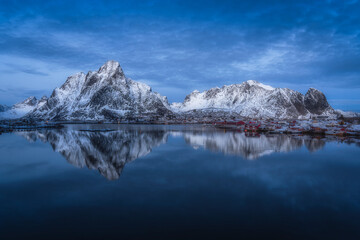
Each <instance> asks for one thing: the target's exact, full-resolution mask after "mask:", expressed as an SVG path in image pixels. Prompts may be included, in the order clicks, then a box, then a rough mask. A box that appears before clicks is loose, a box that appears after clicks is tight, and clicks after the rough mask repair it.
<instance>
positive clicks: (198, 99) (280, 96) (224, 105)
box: [171, 80, 335, 118]
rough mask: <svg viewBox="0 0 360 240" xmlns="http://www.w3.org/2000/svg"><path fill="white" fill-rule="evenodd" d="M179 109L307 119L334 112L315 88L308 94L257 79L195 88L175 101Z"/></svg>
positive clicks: (177, 109) (183, 110)
mask: <svg viewBox="0 0 360 240" xmlns="http://www.w3.org/2000/svg"><path fill="white" fill-rule="evenodd" d="M171 107H172V109H173V110H174V111H176V112H179V113H182V112H188V111H192V110H201V111H218V110H220V111H231V112H236V113H238V114H240V115H241V116H244V117H269V118H299V117H300V118H301V117H303V118H307V117H310V116H311V115H335V111H334V110H333V109H332V107H331V106H330V105H329V103H328V102H327V100H326V97H325V95H324V94H323V93H322V92H320V91H319V90H316V89H314V88H310V89H309V90H308V92H307V93H306V94H305V96H304V95H303V94H301V93H300V92H297V91H294V90H291V89H288V88H273V87H271V86H268V85H264V84H262V83H259V82H257V81H254V80H248V81H246V82H243V83H241V84H232V85H225V86H223V87H221V88H219V87H216V88H211V89H209V90H207V91H204V92H199V91H193V92H192V93H191V94H189V95H188V96H186V98H185V100H184V102H182V103H173V104H172V105H171Z"/></svg>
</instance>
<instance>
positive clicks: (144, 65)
mask: <svg viewBox="0 0 360 240" xmlns="http://www.w3.org/2000/svg"><path fill="white" fill-rule="evenodd" d="M359 5H360V3H358V1H355V0H349V1H346V0H343V1H330V0H329V1H306V0H304V1H265V0H264V1H256V3H254V1H250V0H249V1H241V2H240V1H227V0H222V1H215V0H207V1H202V0H200V1H186V0H185V1H166V0H164V1H160V0H158V1H137V0H132V1H101V2H100V1H2V4H1V6H0V89H1V90H2V91H1V95H0V102H1V103H7V104H12V103H14V102H16V101H20V100H22V99H23V98H24V97H26V95H27V94H29V93H33V95H37V96H39V95H43V94H46V95H49V94H50V93H51V90H52V89H53V88H55V87H57V86H59V85H60V84H62V83H63V82H64V81H65V79H66V77H67V76H68V75H71V74H73V73H75V72H79V71H83V72H86V71H88V70H94V69H97V68H98V67H99V66H100V65H102V64H103V63H104V62H105V61H107V60H109V59H114V60H117V61H119V62H120V63H121V65H122V67H123V69H124V71H125V74H126V75H127V76H128V77H130V78H133V79H135V80H138V81H142V82H145V83H148V84H150V85H151V86H152V87H153V89H154V90H155V91H158V92H160V93H161V94H163V95H166V96H168V98H169V100H170V101H182V100H183V99H184V97H185V95H186V94H187V93H189V92H190V91H192V90H194V89H198V90H205V89H208V88H210V87H214V86H222V85H224V84H232V83H239V82H242V81H245V80H248V79H256V80H258V81H260V82H263V83H266V84H270V85H273V86H275V87H289V88H292V89H295V90H298V91H300V92H303V93H304V92H306V90H307V89H308V88H309V87H316V88H319V89H320V90H322V91H323V92H325V93H326V94H327V96H328V98H329V100H330V102H331V103H332V104H333V105H334V107H335V108H343V109H347V110H350V109H352V110H360V105H359V100H360V97H359V96H360V94H359V93H360V77H359V76H360V29H359V28H358V26H360V17H359V16H360V14H359V13H360V6H359Z"/></svg>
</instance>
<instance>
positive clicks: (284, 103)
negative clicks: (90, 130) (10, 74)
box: [0, 61, 341, 121]
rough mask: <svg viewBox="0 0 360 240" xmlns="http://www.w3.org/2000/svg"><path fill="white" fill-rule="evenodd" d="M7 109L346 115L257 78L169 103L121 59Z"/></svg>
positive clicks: (89, 114) (98, 116)
mask: <svg viewBox="0 0 360 240" xmlns="http://www.w3.org/2000/svg"><path fill="white" fill-rule="evenodd" d="M2 109H4V112H2V113H0V117H2V118H18V117H22V116H24V115H26V117H31V118H35V119H40V120H65V121H66V120H117V119H131V118H148V119H149V118H150V119H151V118H158V117H165V118H166V117H173V116H174V115H177V116H189V115H191V116H194V117H195V118H196V117H197V118H199V119H200V118H203V116H204V114H205V115H209V113H210V115H211V116H216V115H219V114H221V115H222V116H229V113H231V114H230V115H234V114H236V116H242V117H254V118H259V117H263V118H277V119H284V118H309V117H312V116H334V117H335V116H340V115H341V114H340V113H339V111H335V110H334V109H333V108H332V107H331V106H330V105H329V103H328V102H327V100H326V97H325V95H324V94H323V93H322V92H320V91H319V90H316V89H314V88H310V89H309V90H308V92H307V93H306V94H305V95H303V94H301V93H300V92H297V91H294V90H291V89H288V88H273V87H271V86H268V85H264V84H262V83H259V82H257V81H254V80H248V81H246V82H243V83H241V84H232V85H225V86H223V87H221V88H219V87H216V88H211V89H209V90H207V91H204V92H199V91H193V92H192V93H191V94H189V95H187V96H186V98H185V100H184V102H182V103H173V104H171V105H169V103H168V101H167V98H166V97H163V96H161V95H160V94H158V93H156V92H153V91H152V90H151V88H150V87H149V86H148V85H146V84H144V83H139V82H136V81H133V80H131V79H129V78H127V77H126V76H125V74H124V72H123V70H122V68H121V67H120V64H119V63H118V62H115V61H108V62H106V63H105V64H104V65H103V66H101V67H100V69H99V70H98V71H94V72H93V71H90V72H88V73H87V74H84V73H82V72H81V73H77V74H74V75H72V76H70V77H68V79H67V80H66V81H65V83H64V84H63V85H62V86H61V87H59V88H56V89H55V90H54V91H53V92H52V94H51V96H50V97H49V98H48V99H47V98H46V97H44V98H42V99H40V100H37V99H36V98H35V97H30V98H28V99H26V100H25V101H24V102H21V103H18V104H15V105H14V106H13V107H11V108H10V109H6V108H5V107H3V108H2ZM195 110H196V111H195ZM0 112H1V109H0ZM210 115H209V116H210Z"/></svg>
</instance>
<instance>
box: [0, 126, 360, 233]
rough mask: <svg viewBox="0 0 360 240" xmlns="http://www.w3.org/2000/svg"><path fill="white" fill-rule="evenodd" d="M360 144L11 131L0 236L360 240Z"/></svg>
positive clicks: (191, 134)
mask: <svg viewBox="0 0 360 240" xmlns="http://www.w3.org/2000/svg"><path fill="white" fill-rule="evenodd" d="M89 128H93V129H99V128H107V129H110V128H111V129H116V131H111V132H86V131H79V129H89ZM359 146H360V144H359V143H357V140H352V139H345V140H344V139H342V140H340V139H337V138H323V139H316V138H310V137H299V136H298V137H291V136H285V135H276V136H268V137H267V136H264V135H261V136H245V135H244V134H242V133H236V132H224V131H219V130H214V129H212V128H208V127H203V126H186V127H185V126H140V125H89V126H84V125H69V126H66V128H65V129H61V130H44V131H34V132H20V133H13V134H3V135H0V204H1V209H0V239H11V238H14V239H25V238H28V239H42V238H43V239H93V238H99V239H149V238H153V239H160V238H163V239H203V238H207V239H230V238H231V239H258V238H263V239H264V238H265V239H360V147H359Z"/></svg>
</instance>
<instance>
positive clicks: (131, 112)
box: [28, 61, 171, 120]
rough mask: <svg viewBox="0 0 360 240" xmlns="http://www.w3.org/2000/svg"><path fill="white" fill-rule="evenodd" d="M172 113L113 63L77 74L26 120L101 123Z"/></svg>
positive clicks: (150, 91) (158, 99)
mask: <svg viewBox="0 0 360 240" xmlns="http://www.w3.org/2000/svg"><path fill="white" fill-rule="evenodd" d="M167 113H171V111H170V106H169V104H168V101H167V99H166V97H162V96H160V94H158V93H155V92H153V91H152V90H151V88H150V87H149V86H148V85H146V84H144V83H139V82H135V81H133V80H131V79H129V78H127V77H125V74H124V72H123V70H122V69H121V67H120V64H119V63H118V62H115V61H108V62H106V63H105V64H104V65H103V66H102V67H100V69H99V70H98V71H95V72H91V71H90V72H88V73H87V74H86V75H85V74H84V73H77V74H75V75H73V76H70V77H69V78H68V79H67V80H66V82H65V83H64V84H63V85H62V86H61V87H60V88H56V89H55V90H54V91H53V93H52V94H51V96H50V98H49V99H48V101H47V103H46V104H44V105H43V106H40V107H37V108H35V110H34V111H33V112H31V113H30V114H29V115H28V116H29V117H33V118H40V119H53V120H104V119H118V118H121V117H124V116H125V117H138V116H146V115H154V114H155V115H165V114H167Z"/></svg>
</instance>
